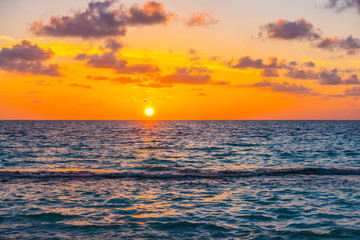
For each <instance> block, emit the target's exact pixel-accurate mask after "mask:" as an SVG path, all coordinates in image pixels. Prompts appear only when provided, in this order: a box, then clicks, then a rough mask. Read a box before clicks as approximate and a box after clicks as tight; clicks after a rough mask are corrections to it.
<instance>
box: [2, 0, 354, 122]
mask: <svg viewBox="0 0 360 240" xmlns="http://www.w3.org/2000/svg"><path fill="white" fill-rule="evenodd" d="M330 3H331V1H327V0H323V1H319V3H318V4H316V5H315V4H314V3H313V1H309V0H306V1H291V3H289V1H285V0H275V1H267V0H256V1H235V0H226V1H222V3H219V1H214V0H211V1H202V0H201V1H198V2H196V3H191V2H187V1H158V2H156V1H137V2H134V1H110V0H108V1H102V2H91V1H85V0H82V1H79V2H76V3H73V2H72V1H67V0H65V1H53V2H52V4H50V3H49V2H48V1H44V0H35V1H31V4H30V2H29V1H26V0H18V1H3V2H1V3H0V9H1V10H0V11H1V14H0V15H1V18H2V19H0V20H1V22H2V27H1V29H2V31H1V33H0V76H1V78H0V119H91V120H92V119H109V120H142V119H155V120H156V119H164V120H166V119H169V120H177V119H178V120H182V119H360V105H359V97H360V74H359V73H360V57H359V56H360V39H359V31H358V22H359V16H360V15H359V14H360V8H359V5H358V3H357V2H356V1H353V2H351V1H350V2H349V1H348V2H346V1H341V0H339V1H337V2H336V3H335V4H333V5H331V4H330ZM29 8H31V9H32V11H27V10H28V9H29ZM148 107H151V108H153V109H154V110H155V114H154V115H153V116H151V117H148V116H146V115H145V114H144V111H145V109H146V108H148Z"/></svg>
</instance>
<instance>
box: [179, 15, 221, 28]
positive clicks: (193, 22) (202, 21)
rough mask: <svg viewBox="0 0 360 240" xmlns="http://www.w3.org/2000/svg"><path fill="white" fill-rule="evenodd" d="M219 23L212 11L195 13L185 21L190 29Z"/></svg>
mask: <svg viewBox="0 0 360 240" xmlns="http://www.w3.org/2000/svg"><path fill="white" fill-rule="evenodd" d="M218 22H219V20H217V19H215V18H214V17H213V16H212V12H211V11H207V12H194V13H192V14H191V15H190V17H189V18H186V19H184V23H185V24H186V25H187V26H190V27H193V26H203V25H210V24H216V23H218Z"/></svg>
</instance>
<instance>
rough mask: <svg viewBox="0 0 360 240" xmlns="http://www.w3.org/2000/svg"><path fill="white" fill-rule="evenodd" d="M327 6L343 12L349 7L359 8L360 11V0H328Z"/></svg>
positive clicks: (359, 11)
mask: <svg viewBox="0 0 360 240" xmlns="http://www.w3.org/2000/svg"><path fill="white" fill-rule="evenodd" d="M326 7H327V8H331V9H334V10H335V11H337V12H341V11H343V10H345V9H347V8H357V10H358V13H360V0H328V4H327V5H326Z"/></svg>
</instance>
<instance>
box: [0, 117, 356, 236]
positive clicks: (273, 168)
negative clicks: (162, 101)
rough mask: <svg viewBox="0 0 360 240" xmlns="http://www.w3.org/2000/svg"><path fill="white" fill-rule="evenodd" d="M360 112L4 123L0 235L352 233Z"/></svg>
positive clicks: (0, 157) (0, 149)
mask: <svg viewBox="0 0 360 240" xmlns="http://www.w3.org/2000/svg"><path fill="white" fill-rule="evenodd" d="M359 157H360V121H148V122H140V121H0V239H2V238H4V239H12V238H13V239H44V238H46V239H49V238H50V239H52V238H53V239H113V238H123V239H178V238H183V239H209V238H211V239H213V238H218V239H233V238H235V239H236V238H240V239H241V238H244V239H356V238H359V236H360V193H359V192H360V160H359Z"/></svg>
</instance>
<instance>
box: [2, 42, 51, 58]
mask: <svg viewBox="0 0 360 240" xmlns="http://www.w3.org/2000/svg"><path fill="white" fill-rule="evenodd" d="M53 55H54V52H53V51H52V50H51V49H48V50H44V49H41V48H40V47H39V46H38V45H36V44H35V45H32V44H31V42H30V41H28V40H23V41H22V42H21V43H20V44H16V45H13V46H12V48H3V49H1V51H0V58H6V59H8V60H10V61H13V60H23V61H44V60H48V59H50V58H51V57H52V56H53Z"/></svg>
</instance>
